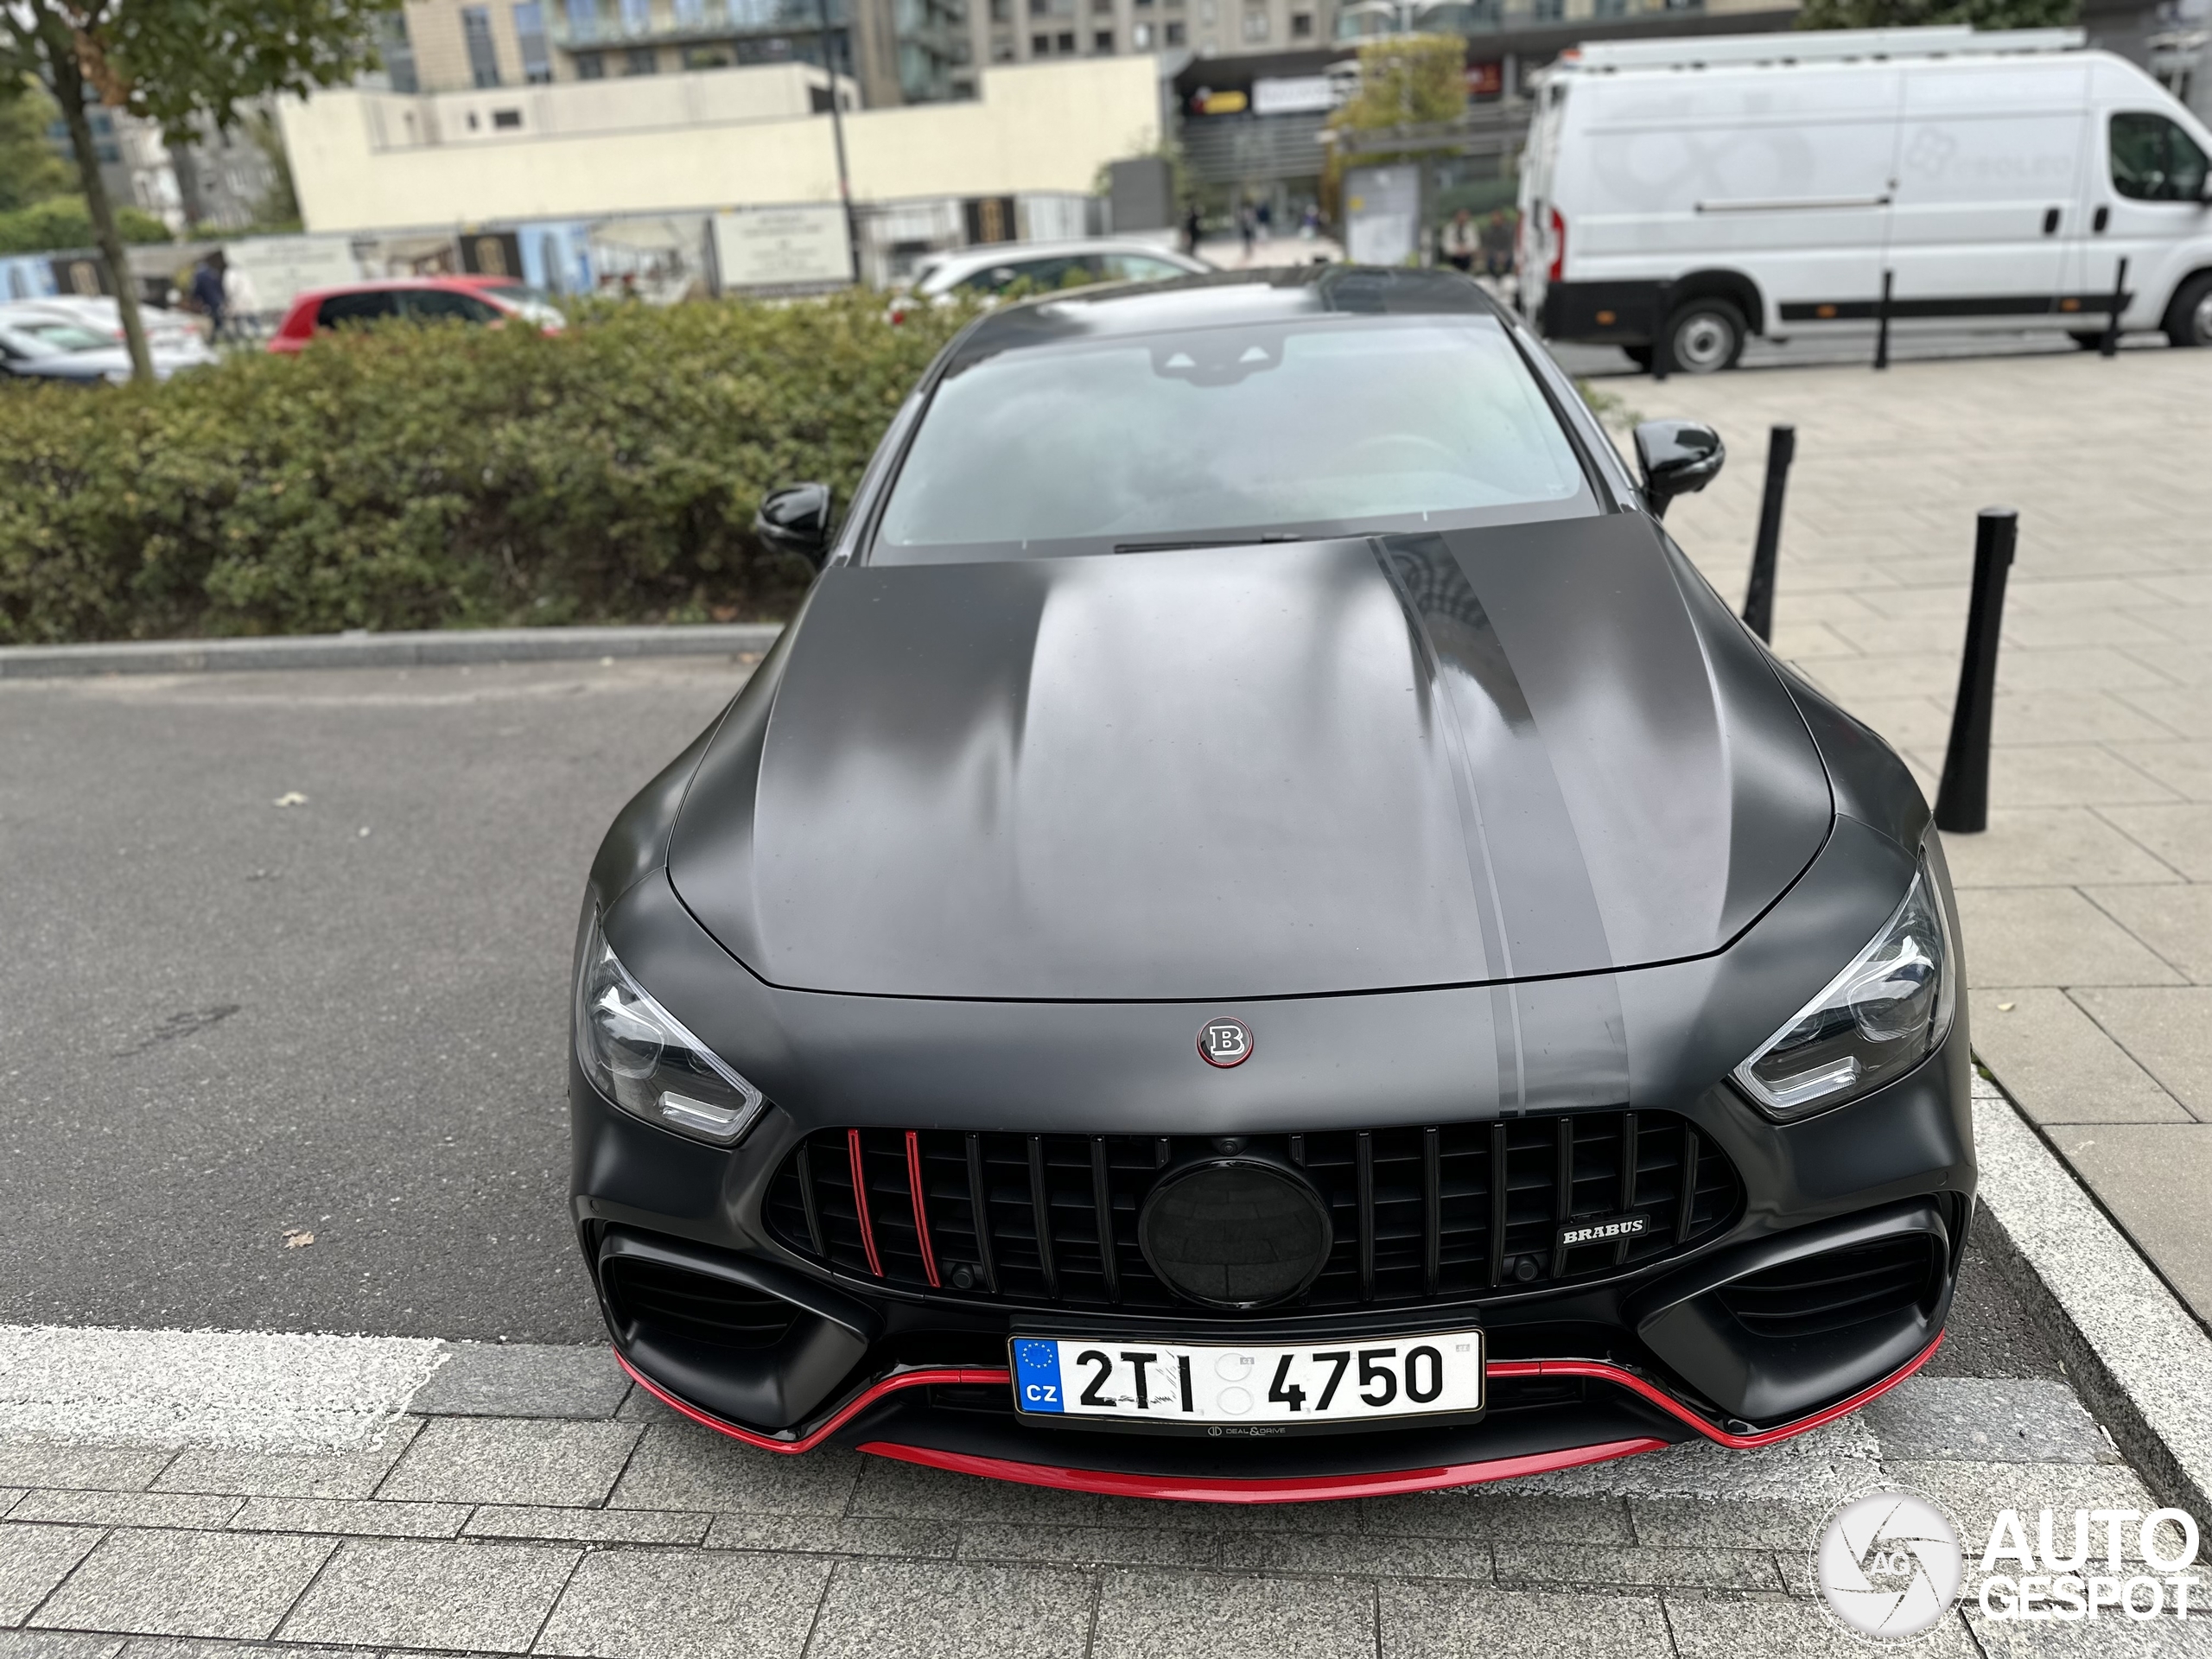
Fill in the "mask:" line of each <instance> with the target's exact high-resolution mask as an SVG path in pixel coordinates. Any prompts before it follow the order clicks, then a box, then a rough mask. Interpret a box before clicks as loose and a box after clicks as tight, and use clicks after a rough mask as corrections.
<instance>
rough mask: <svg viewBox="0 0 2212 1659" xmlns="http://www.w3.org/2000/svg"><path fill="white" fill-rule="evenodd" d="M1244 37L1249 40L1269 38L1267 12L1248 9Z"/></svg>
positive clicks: (1245, 16) (1245, 17)
mask: <svg viewBox="0 0 2212 1659" xmlns="http://www.w3.org/2000/svg"><path fill="white" fill-rule="evenodd" d="M1244 38H1245V39H1246V40H1248V41H1264V40H1266V39H1267V38H1268V14H1267V13H1266V12H1264V11H1248V12H1246V13H1245V14H1244Z"/></svg>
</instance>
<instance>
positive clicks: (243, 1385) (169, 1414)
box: [0, 1325, 448, 1450]
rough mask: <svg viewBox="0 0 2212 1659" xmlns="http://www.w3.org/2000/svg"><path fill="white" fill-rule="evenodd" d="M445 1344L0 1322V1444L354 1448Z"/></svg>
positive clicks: (395, 1409)
mask: <svg viewBox="0 0 2212 1659" xmlns="http://www.w3.org/2000/svg"><path fill="white" fill-rule="evenodd" d="M447 1352H448V1348H447V1344H444V1343H442V1342H435V1341H431V1340H428V1339H425V1338H414V1337H321V1336H285V1335H277V1334H273V1333H266V1332H251V1331H111V1330H100V1329H79V1328H73V1327H70V1326H65V1325H0V1439H5V1440H59V1441H67V1442H70V1443H73V1444H79V1445H97V1446H185V1445H188V1444H189V1445H196V1446H238V1447H254V1448H267V1449H270V1450H277V1449H290V1448H298V1449H302V1450H305V1449H308V1448H313V1447H337V1446H351V1445H356V1444H359V1442H360V1441H362V1440H365V1439H366V1438H367V1437H368V1436H369V1435H370V1434H371V1433H373V1432H374V1431H375V1430H376V1429H377V1428H378V1427H380V1426H381V1425H383V1424H384V1423H386V1422H388V1421H391V1419H392V1418H394V1417H396V1416H397V1414H399V1413H400V1412H401V1411H402V1410H403V1409H404V1408H405V1407H406V1404H407V1402H408V1401H409V1400H410V1398H412V1397H413V1395H414V1393H415V1391H416V1389H419V1388H421V1387H422V1385H423V1383H424V1382H425V1381H426V1380H427V1379H428V1378H429V1375H430V1373H431V1372H432V1371H434V1370H436V1369H437V1367H438V1365H439V1363H441V1362H442V1360H443V1359H444V1358H445V1357H446V1354H447Z"/></svg>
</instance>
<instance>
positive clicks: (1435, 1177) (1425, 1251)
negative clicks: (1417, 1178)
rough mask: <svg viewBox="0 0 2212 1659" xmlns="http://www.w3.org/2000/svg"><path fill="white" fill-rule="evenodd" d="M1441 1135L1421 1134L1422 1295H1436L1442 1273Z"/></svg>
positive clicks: (1435, 1131) (1432, 1131) (1439, 1132)
mask: <svg viewBox="0 0 2212 1659" xmlns="http://www.w3.org/2000/svg"><path fill="white" fill-rule="evenodd" d="M1443 1140H1444V1132H1443V1131H1442V1130H1441V1129H1433V1128H1431V1129H1423V1130H1422V1131H1421V1294H1423V1295H1424V1296H1433V1295H1435V1294H1436V1281H1437V1280H1438V1278H1439V1277H1440V1275H1441V1274H1442V1273H1443V1270H1444V1150H1443Z"/></svg>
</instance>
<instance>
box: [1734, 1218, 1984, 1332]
mask: <svg viewBox="0 0 2212 1659" xmlns="http://www.w3.org/2000/svg"><path fill="white" fill-rule="evenodd" d="M1941 1269H1942V1259H1941V1246H1940V1245H1938V1244H1937V1243H1936V1240H1935V1239H1933V1238H1932V1237H1930V1236H1929V1235H1928V1234H1926V1233H1906V1234H1903V1235H1901V1236H1897V1237H1894V1238H1879V1239H1876V1240H1875V1241H1874V1242H1873V1243H1869V1244H1850V1245H1846V1246H1845V1247H1844V1248H1843V1249H1837V1250H1824V1251H1822V1252H1821V1254H1820V1255H1809V1256H1807V1257H1805V1258H1804V1259H1802V1261H1797V1262H1783V1263H1782V1264H1781V1265H1780V1266H1779V1267H1773V1268H1766V1269H1764V1271H1762V1272H1759V1273H1754V1274H1750V1275H1749V1276H1747V1277H1745V1278H1742V1279H1738V1280H1737V1281H1735V1282H1734V1283H1732V1284H1728V1285H1723V1286H1722V1287H1720V1289H1719V1291H1718V1292H1717V1293H1715V1294H1717V1295H1718V1296H1719V1299H1720V1304H1721V1306H1724V1307H1726V1309H1727V1310H1728V1311H1729V1312H1730V1313H1733V1314H1734V1315H1735V1316H1736V1317H1737V1319H1739V1320H1741V1321H1742V1322H1743V1325H1744V1328H1745V1330H1747V1331H1749V1332H1751V1333H1752V1334H1753V1335H1754V1336H1760V1337H1770V1338H1775V1339H1776V1340H1777V1341H1788V1340H1793V1339H1796V1338H1803V1337H1817V1336H1819V1335H1821V1333H1823V1332H1828V1331H1841V1330H1844V1329H1847V1327H1849V1326H1851V1325H1860V1324H1864V1323H1865V1322H1866V1320H1868V1319H1881V1318H1883V1317H1884V1316H1885V1315H1887V1314H1891V1313H1899V1312H1901V1311H1902V1310H1904V1309H1905V1308H1908V1307H1910V1306H1913V1305H1914V1304H1916V1303H1917V1302H1919V1301H1920V1300H1922V1299H1923V1297H1925V1296H1926V1295H1927V1294H1928V1293H1929V1290H1930V1289H1931V1288H1932V1287H1934V1285H1935V1284H1936V1275H1937V1274H1938V1273H1939V1272H1940V1271H1941Z"/></svg>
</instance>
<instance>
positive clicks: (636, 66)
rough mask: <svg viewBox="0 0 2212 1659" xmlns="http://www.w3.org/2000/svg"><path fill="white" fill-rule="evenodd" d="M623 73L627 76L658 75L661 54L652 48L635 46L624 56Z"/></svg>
mask: <svg viewBox="0 0 2212 1659" xmlns="http://www.w3.org/2000/svg"><path fill="white" fill-rule="evenodd" d="M622 73H624V74H626V75H655V74H658V73H660V54H659V53H658V52H656V51H654V50H653V49H652V48H651V47H650V46H633V47H632V48H630V49H629V50H628V51H627V52H625V53H624V54H622Z"/></svg>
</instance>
